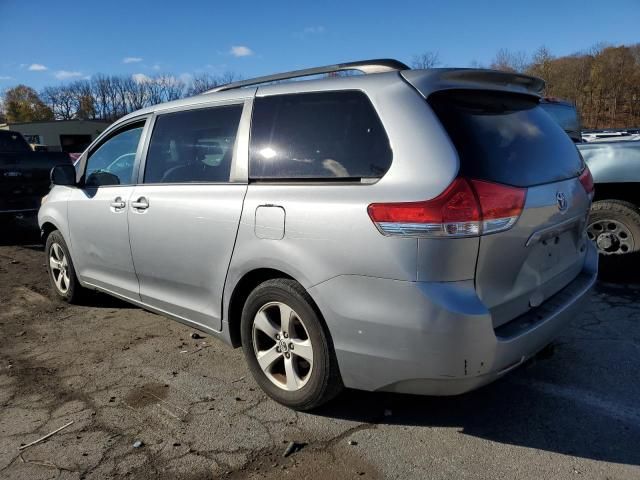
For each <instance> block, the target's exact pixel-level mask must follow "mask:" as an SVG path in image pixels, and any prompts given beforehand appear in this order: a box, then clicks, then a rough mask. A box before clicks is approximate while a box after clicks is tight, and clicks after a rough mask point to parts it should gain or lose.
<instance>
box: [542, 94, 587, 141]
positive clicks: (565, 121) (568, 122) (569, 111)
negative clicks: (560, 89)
mask: <svg viewBox="0 0 640 480" xmlns="http://www.w3.org/2000/svg"><path fill="white" fill-rule="evenodd" d="M540 106H541V107H542V108H543V109H544V111H545V112H547V113H548V114H549V115H551V117H552V118H553V119H554V120H555V121H556V122H558V125H560V126H561V127H562V129H563V130H564V131H565V132H567V134H569V136H570V137H571V138H574V137H575V135H576V134H577V135H578V136H579V135H580V119H579V118H578V111H577V110H576V109H575V108H573V107H571V106H569V105H563V104H561V103H546V102H542V103H541V104H540Z"/></svg>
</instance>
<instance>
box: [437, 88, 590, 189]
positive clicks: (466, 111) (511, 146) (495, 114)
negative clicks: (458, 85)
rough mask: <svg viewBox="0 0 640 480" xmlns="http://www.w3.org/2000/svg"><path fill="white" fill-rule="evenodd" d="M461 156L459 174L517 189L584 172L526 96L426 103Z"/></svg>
mask: <svg viewBox="0 0 640 480" xmlns="http://www.w3.org/2000/svg"><path fill="white" fill-rule="evenodd" d="M429 104H430V105H431V107H432V108H433V109H434V111H435V112H436V115H437V116H438V118H439V119H440V121H441V122H442V124H443V125H444V128H445V129H446V130H447V133H448V134H449V136H450V137H451V140H452V141H453V143H454V145H455V147H456V149H457V150H458V155H459V156H460V173H461V174H462V175H464V176H466V177H471V178H477V179H480V180H489V181H493V182H498V183H504V184H507V185H514V186H517V187H528V186H532V185H539V184H544V183H551V182H557V181H560V180H565V179H567V178H571V177H575V176H577V175H578V174H579V172H580V171H581V169H582V167H583V163H582V159H581V158H580V156H579V154H578V152H577V149H576V147H575V145H574V144H573V142H572V141H571V140H570V139H569V137H568V136H567V135H566V134H565V132H564V131H563V130H562V128H561V127H560V126H559V125H558V124H557V123H556V122H555V121H554V120H553V119H552V118H551V117H550V116H549V115H547V113H546V112H545V111H544V110H543V109H542V107H540V105H539V103H538V99H537V98H535V97H530V96H527V95H518V94H510V93H504V92H488V91H477V90H476V91H459V90H458V91H446V92H438V93H436V94H433V95H431V96H430V97H429Z"/></svg>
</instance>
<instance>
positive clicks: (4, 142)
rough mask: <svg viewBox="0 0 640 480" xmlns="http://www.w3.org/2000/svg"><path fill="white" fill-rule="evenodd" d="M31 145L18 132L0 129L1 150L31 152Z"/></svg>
mask: <svg viewBox="0 0 640 480" xmlns="http://www.w3.org/2000/svg"><path fill="white" fill-rule="evenodd" d="M29 151H31V147H29V144H28V143H27V142H26V141H25V140H24V138H23V137H22V135H20V134H19V133H17V132H11V131H6V130H0V152H29Z"/></svg>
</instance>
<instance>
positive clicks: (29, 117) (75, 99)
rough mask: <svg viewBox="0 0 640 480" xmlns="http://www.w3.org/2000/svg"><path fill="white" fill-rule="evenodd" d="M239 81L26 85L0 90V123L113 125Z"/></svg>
mask: <svg viewBox="0 0 640 480" xmlns="http://www.w3.org/2000/svg"><path fill="white" fill-rule="evenodd" d="M239 78H240V77H239V76H238V75H237V74H235V73H233V72H228V73H225V74H222V75H211V74H207V73H202V74H198V75H195V76H194V77H192V78H190V79H189V81H188V82H185V81H183V80H181V79H179V78H177V77H175V76H173V75H167V74H158V75H154V76H146V75H142V74H139V75H132V76H129V75H104V74H97V75H94V76H92V77H91V78H90V79H87V80H77V81H74V82H71V83H67V84H61V85H56V86H49V87H45V88H43V89H42V90H41V91H40V92H37V91H35V90H34V89H33V88H31V87H28V86H26V85H18V86H16V87H13V88H9V89H7V90H5V92H4V95H3V101H2V108H1V109H0V122H5V121H6V122H31V121H37V120H71V119H82V120H105V121H108V122H112V121H114V120H117V119H118V118H120V117H122V116H124V115H127V114H128V113H131V112H134V111H136V110H139V109H141V108H144V107H148V106H151V105H155V104H158V103H162V102H168V101H171V100H177V99H179V98H183V97H189V96H192V95H197V94H199V93H202V92H204V91H206V90H210V89H212V88H215V87H217V86H218V85H222V84H224V83H229V82H232V81H234V80H237V79H239Z"/></svg>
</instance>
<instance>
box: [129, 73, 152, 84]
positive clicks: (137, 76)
mask: <svg viewBox="0 0 640 480" xmlns="http://www.w3.org/2000/svg"><path fill="white" fill-rule="evenodd" d="M131 78H133V80H134V81H135V82H136V83H147V82H150V81H151V77H149V76H147V75H145V74H144V73H134V74H133V75H131Z"/></svg>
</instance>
